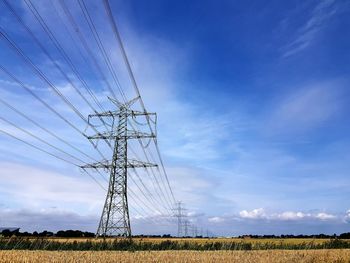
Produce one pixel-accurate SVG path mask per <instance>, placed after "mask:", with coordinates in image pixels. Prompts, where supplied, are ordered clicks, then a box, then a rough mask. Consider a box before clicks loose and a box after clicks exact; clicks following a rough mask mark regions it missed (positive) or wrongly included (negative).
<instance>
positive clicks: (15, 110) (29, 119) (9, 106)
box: [0, 98, 97, 161]
mask: <svg viewBox="0 0 350 263" xmlns="http://www.w3.org/2000/svg"><path fill="white" fill-rule="evenodd" d="M0 102H1V103H2V104H4V105H5V106H6V107H8V108H9V109H11V110H13V111H14V112H16V113H17V114H18V115H20V116H22V117H23V118H25V119H26V120H28V121H29V122H31V123H32V124H34V125H35V126H37V127H39V128H40V129H42V130H43V131H45V132H46V133H48V134H50V135H51V136H53V137H55V138H56V139H57V140H59V141H61V142H63V143H64V144H65V145H67V146H69V147H70V148H72V149H74V150H75V151H77V152H79V153H80V154H83V155H84V156H85V157H87V158H89V159H91V160H93V161H97V160H96V159H94V158H93V157H91V156H89V155H87V154H86V153H85V152H83V151H82V150H80V149H79V148H77V147H76V146H74V145H72V144H71V143H69V142H67V141H66V140H64V139H62V138H61V137H59V136H58V135H56V134H55V133H54V132H51V131H50V130H48V129H46V128H45V127H43V126H42V125H41V124H39V123H38V122H36V121H34V120H33V119H32V118H30V117H29V116H27V115H26V114H24V113H23V112H21V111H19V110H18V109H16V108H15V107H13V106H11V105H10V104H9V103H7V102H6V101H4V100H3V99H1V98H0Z"/></svg>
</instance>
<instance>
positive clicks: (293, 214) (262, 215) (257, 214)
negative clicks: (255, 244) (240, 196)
mask: <svg viewBox="0 0 350 263" xmlns="http://www.w3.org/2000/svg"><path fill="white" fill-rule="evenodd" d="M239 216H240V218H243V219H253V220H276V221H278V220H279V221H300V220H321V221H327V220H334V219H338V217H337V216H336V215H333V214H328V213H325V212H319V213H305V212H301V211H285V212H281V213H268V212H266V211H265V209H263V208H257V209H253V210H251V211H247V210H243V211H241V212H239Z"/></svg>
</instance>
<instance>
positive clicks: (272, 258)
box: [0, 249, 350, 263]
mask: <svg viewBox="0 0 350 263" xmlns="http://www.w3.org/2000/svg"><path fill="white" fill-rule="evenodd" d="M0 262H34V263H35V262H69V263H73V262H121V263H126V262H239V263H248V262H254V263H255V262H257V263H259V262H268V263H270V262H271V263H274V262H290V263H292V262H296V263H297V262H298V263H299V262H300V263H306V262H307V263H329V262H337V263H341V262H350V250H349V249H342V250H340V249H337V250H299V251H292V250H266V251H211V252H208V251H204V252H200V251H150V252H105V251H96V252H82V251H20V250H17V251H14V250H11V251H0Z"/></svg>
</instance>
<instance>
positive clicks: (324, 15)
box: [282, 0, 337, 57]
mask: <svg viewBox="0 0 350 263" xmlns="http://www.w3.org/2000/svg"><path fill="white" fill-rule="evenodd" d="M336 2H337V1H335V0H323V1H320V2H319V3H318V4H317V5H316V6H315V7H314V9H313V10H312V12H311V14H310V17H309V19H308V20H307V22H306V23H305V24H304V25H303V26H302V27H301V28H299V29H298V30H297V33H296V35H295V37H294V39H293V40H292V41H291V42H290V43H288V44H286V45H285V46H284V47H283V48H282V52H283V54H282V57H290V56H292V55H295V54H297V53H298V52H301V51H303V50H304V49H306V48H307V47H309V46H310V45H311V44H312V42H313V41H314V40H315V38H316V36H317V34H318V33H319V32H320V31H321V30H322V28H323V27H324V25H325V23H326V22H327V21H328V20H329V19H330V18H332V17H333V16H334V15H335V14H336V13H337V4H336Z"/></svg>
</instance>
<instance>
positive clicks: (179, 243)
mask: <svg viewBox="0 0 350 263" xmlns="http://www.w3.org/2000/svg"><path fill="white" fill-rule="evenodd" d="M271 249H273V250H279V249H286V250H305V249H350V242H349V240H348V239H311V238H305V239H302V238H295V239H292V238H291V239H281V238H276V239H272V238H271V239H264V238H258V239H251V238H247V239H241V238H212V239H206V238H184V239H181V238H135V239H126V238H114V239H113V238H108V239H102V238H98V239H96V238H26V237H11V238H0V250H48V251H57V250H66V251H164V250H193V251H194V250H197V251H215V250H247V251H249V250H271Z"/></svg>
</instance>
